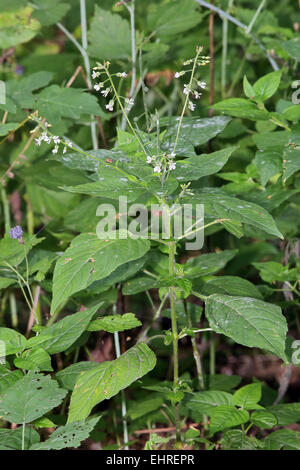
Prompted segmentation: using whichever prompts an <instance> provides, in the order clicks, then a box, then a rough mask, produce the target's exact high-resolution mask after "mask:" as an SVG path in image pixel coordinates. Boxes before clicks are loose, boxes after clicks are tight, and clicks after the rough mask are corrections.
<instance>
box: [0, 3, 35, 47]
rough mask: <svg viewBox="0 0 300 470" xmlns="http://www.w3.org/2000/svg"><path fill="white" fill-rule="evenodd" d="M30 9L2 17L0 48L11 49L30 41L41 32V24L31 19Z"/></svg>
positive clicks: (5, 13) (9, 13)
mask: <svg viewBox="0 0 300 470" xmlns="http://www.w3.org/2000/svg"><path fill="white" fill-rule="evenodd" d="M30 13H31V9H30V7H27V8H21V9H20V10H17V11H14V12H7V11H6V12H2V11H1V15H0V48H1V49H9V48H10V47H14V46H17V45H18V44H21V43H25V42H28V41H30V40H31V39H32V38H34V36H36V34H37V33H38V31H39V28H40V25H39V23H38V22H37V21H36V20H34V19H33V18H30Z"/></svg>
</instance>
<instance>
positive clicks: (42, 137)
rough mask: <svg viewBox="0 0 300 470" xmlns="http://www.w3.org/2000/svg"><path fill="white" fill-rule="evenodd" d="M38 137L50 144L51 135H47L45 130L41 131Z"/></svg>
mask: <svg viewBox="0 0 300 470" xmlns="http://www.w3.org/2000/svg"><path fill="white" fill-rule="evenodd" d="M40 139H41V140H43V141H44V142H46V143H47V144H50V143H51V140H52V137H49V136H48V135H47V132H43V133H42V135H41V137H40Z"/></svg>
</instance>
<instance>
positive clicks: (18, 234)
mask: <svg viewBox="0 0 300 470" xmlns="http://www.w3.org/2000/svg"><path fill="white" fill-rule="evenodd" d="M9 236H10V238H14V239H17V238H18V239H20V238H22V237H23V230H22V228H21V227H20V225H16V227H13V228H12V229H11V230H10V231H9Z"/></svg>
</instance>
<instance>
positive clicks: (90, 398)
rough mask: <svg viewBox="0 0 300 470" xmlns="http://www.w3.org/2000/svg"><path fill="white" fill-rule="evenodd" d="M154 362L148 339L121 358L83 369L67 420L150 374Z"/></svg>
mask: <svg viewBox="0 0 300 470" xmlns="http://www.w3.org/2000/svg"><path fill="white" fill-rule="evenodd" d="M155 363H156V358H155V354H154V353H153V352H152V351H151V349H150V348H149V347H148V346H147V345H146V344H145V343H139V344H137V345H136V346H134V347H133V348H131V349H129V350H128V351H127V352H126V353H124V354H123V355H122V356H120V357H119V358H118V359H115V360H114V361H109V362H103V363H102V364H99V365H98V367H97V368H95V369H93V370H90V371H87V372H83V373H82V374H81V375H80V376H79V378H78V380H77V382H76V385H75V388H74V392H73V394H72V397H71V403H70V408H69V418H68V421H69V422H73V421H78V420H80V419H85V418H86V417H87V416H88V415H89V414H90V412H91V410H92V408H93V407H94V406H95V405H96V404H97V403H100V402H101V401H103V400H105V399H107V400H108V399H109V398H111V397H113V396H114V395H116V394H117V393H119V391H120V390H123V389H124V388H126V387H128V386H129V385H130V384H131V383H132V382H135V381H136V380H137V379H139V378H141V377H142V376H143V375H145V374H147V373H148V372H149V371H150V370H152V369H153V367H154V366H155Z"/></svg>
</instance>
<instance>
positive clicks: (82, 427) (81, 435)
mask: <svg viewBox="0 0 300 470" xmlns="http://www.w3.org/2000/svg"><path fill="white" fill-rule="evenodd" d="M98 421H99V417H97V418H92V419H89V420H88V421H78V422H76V423H69V424H66V425H65V426H60V427H59V428H57V429H56V430H55V431H54V432H53V433H52V434H51V436H50V437H49V439H47V440H46V441H45V442H41V443H39V444H34V445H33V446H32V447H31V448H30V450H60V449H65V448H67V447H73V448H75V449H76V447H79V446H80V443H81V442H82V441H84V440H85V439H87V438H88V437H89V435H90V433H91V431H92V430H93V429H94V427H95V426H96V424H97V422H98Z"/></svg>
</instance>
